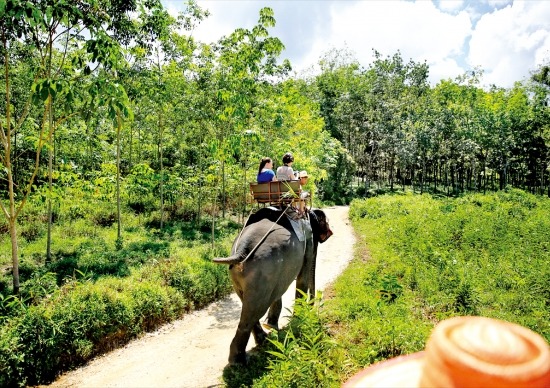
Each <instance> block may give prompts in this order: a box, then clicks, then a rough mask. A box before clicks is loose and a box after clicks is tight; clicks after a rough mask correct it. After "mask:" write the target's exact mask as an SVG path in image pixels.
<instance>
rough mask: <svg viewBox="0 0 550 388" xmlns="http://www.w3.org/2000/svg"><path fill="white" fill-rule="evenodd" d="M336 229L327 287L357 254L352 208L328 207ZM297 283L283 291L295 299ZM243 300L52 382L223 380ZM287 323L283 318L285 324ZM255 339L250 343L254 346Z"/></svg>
mask: <svg viewBox="0 0 550 388" xmlns="http://www.w3.org/2000/svg"><path fill="white" fill-rule="evenodd" d="M323 210H324V211H325V212H326V214H327V216H328V218H329V222H330V226H331V229H332V231H333V232H334V235H333V236H332V237H331V238H330V239H328V241H327V242H326V243H324V244H320V245H319V251H318V257H317V276H316V283H317V289H324V288H325V287H326V285H327V284H328V283H330V282H332V281H333V280H334V279H335V278H336V276H338V274H340V272H341V271H342V270H343V269H344V268H345V266H346V265H347V263H348V261H349V260H350V259H351V257H352V253H353V244H354V242H355V238H354V236H353V232H352V229H351V226H350V225H349V220H348V208H347V207H344V206H337V207H331V208H325V209H323ZM294 290H295V288H294V285H291V286H290V288H289V291H287V293H286V294H285V295H284V296H283V305H284V306H283V314H282V315H285V312H286V310H285V308H286V307H289V306H291V305H292V302H293V297H294ZM240 311H241V302H240V301H239V299H238V297H237V296H236V295H235V294H232V295H230V296H229V297H227V298H225V299H223V300H221V301H218V302H215V303H212V304H211V305H209V306H208V307H206V308H205V309H203V310H200V311H196V312H194V313H191V314H189V315H187V316H185V317H184V318H182V319H180V320H178V321H175V322H173V323H170V324H167V325H164V326H163V327H161V328H160V329H159V330H157V331H155V332H153V333H149V334H146V335H144V336H143V337H141V338H139V339H137V340H135V341H132V342H130V343H129V344H128V345H126V346H125V347H123V348H121V349H118V350H115V351H113V352H110V353H108V354H106V355H104V356H100V357H98V358H96V359H94V360H92V361H91V362H90V363H88V364H87V365H86V366H84V367H82V368H80V369H77V370H75V371H72V372H69V373H66V374H64V375H62V376H61V377H60V378H59V379H58V380H57V381H55V382H54V383H53V384H51V385H50V387H79V388H81V387H212V386H223V383H222V380H221V375H222V371H223V368H224V367H225V366H226V365H227V356H228V354H229V344H230V342H231V340H232V339H233V336H234V335H235V330H236V328H237V324H238V322H239V315H240ZM285 323H286V320H285V318H283V317H282V318H281V321H280V325H281V326H282V325H284V324H285ZM254 345H255V344H254V339H253V338H251V339H250V341H249V343H248V349H250V348H252V347H253V346H254Z"/></svg>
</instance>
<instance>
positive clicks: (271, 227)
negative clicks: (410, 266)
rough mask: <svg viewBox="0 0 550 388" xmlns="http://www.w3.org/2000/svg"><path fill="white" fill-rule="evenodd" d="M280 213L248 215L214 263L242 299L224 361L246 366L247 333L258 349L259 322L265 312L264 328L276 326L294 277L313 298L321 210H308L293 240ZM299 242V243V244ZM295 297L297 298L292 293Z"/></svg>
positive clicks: (324, 234)
mask: <svg viewBox="0 0 550 388" xmlns="http://www.w3.org/2000/svg"><path fill="white" fill-rule="evenodd" d="M281 212H282V211H280V210H275V209H272V208H264V209H260V210H258V211H257V212H256V213H254V214H252V215H251V216H250V217H249V219H248V221H247V223H246V226H245V228H244V229H243V231H242V233H241V234H240V236H239V237H237V239H236V240H235V242H234V243H233V248H232V255H231V256H230V257H228V258H217V259H214V262H216V263H219V264H229V272H230V275H231V280H232V282H233V288H234V289H235V292H236V293H237V295H238V296H239V298H240V299H241V301H242V310H241V317H240V321H239V326H238V328H237V332H236V334H235V337H234V338H233V341H232V342H231V346H230V349H229V363H230V364H234V363H246V345H247V343H248V339H249V338H250V333H252V334H253V335H254V339H255V341H256V344H257V345H261V344H262V343H263V342H264V340H265V338H266V333H265V332H264V330H263V329H262V327H261V325H260V318H261V317H262V316H263V315H264V314H265V312H266V311H267V310H268V309H269V313H268V316H267V325H268V326H271V327H274V328H277V327H278V320H279V315H280V313H281V309H282V301H281V297H282V295H283V294H284V293H285V292H286V290H287V289H288V287H289V286H290V284H291V283H292V282H293V281H294V279H296V289H297V290H300V291H302V292H304V293H305V294H307V295H314V294H315V264H316V258H317V245H318V243H319V242H321V243H322V242H324V241H326V240H327V239H328V238H329V237H330V236H331V235H332V231H331V230H330V226H329V224H328V221H327V219H326V216H325V213H324V212H323V211H322V210H318V209H315V210H310V211H309V213H308V217H307V218H305V219H301V220H299V221H298V222H299V223H300V224H301V227H302V231H303V236H301V238H299V237H298V235H297V234H296V232H295V231H294V229H293V227H292V225H291V222H290V221H289V220H288V218H287V217H286V216H285V215H283V216H282V217H281ZM300 240H302V241H300ZM296 296H297V297H299V296H301V294H300V293H299V292H298V291H296Z"/></svg>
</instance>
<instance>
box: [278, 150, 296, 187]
mask: <svg viewBox="0 0 550 388" xmlns="http://www.w3.org/2000/svg"><path fill="white" fill-rule="evenodd" d="M292 163H294V156H292V154H291V153H290V152H287V153H286V154H284V155H283V165H282V166H280V167H279V168H278V169H277V179H278V180H280V181H292V180H296V177H295V175H294V170H293V169H292Z"/></svg>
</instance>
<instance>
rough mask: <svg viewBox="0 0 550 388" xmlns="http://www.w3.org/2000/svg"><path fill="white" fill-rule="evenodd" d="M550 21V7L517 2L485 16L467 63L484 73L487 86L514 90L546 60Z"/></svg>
mask: <svg viewBox="0 0 550 388" xmlns="http://www.w3.org/2000/svg"><path fill="white" fill-rule="evenodd" d="M548 20H550V3H548V2H536V1H532V2H518V1H516V2H514V4H513V5H511V6H507V7H505V8H503V9H500V10H498V11H495V12H492V13H488V14H485V15H483V16H482V17H481V19H480V20H479V22H478V23H477V25H476V28H475V30H474V32H473V34H472V39H471V40H470V50H469V55H468V58H467V61H468V63H469V64H470V65H471V66H478V65H479V66H480V67H481V68H482V69H484V71H485V76H484V78H483V80H484V81H485V82H486V83H487V84H492V83H494V84H496V85H498V86H503V87H510V86H512V85H513V83H514V82H515V81H520V80H522V79H524V78H526V77H527V76H528V75H529V71H530V70H534V69H535V67H536V66H537V62H538V61H541V58H542V60H544V55H545V54H544V52H545V51H548V49H549V48H550V41H549V38H548V36H549V35H550V24H549V23H548ZM547 58H548V57H547ZM539 64H540V62H539Z"/></svg>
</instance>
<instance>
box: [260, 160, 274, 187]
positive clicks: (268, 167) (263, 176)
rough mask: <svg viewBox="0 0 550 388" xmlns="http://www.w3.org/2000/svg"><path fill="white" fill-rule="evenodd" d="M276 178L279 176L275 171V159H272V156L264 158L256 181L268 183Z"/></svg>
mask: <svg viewBox="0 0 550 388" xmlns="http://www.w3.org/2000/svg"><path fill="white" fill-rule="evenodd" d="M276 180H277V178H276V177H275V173H274V172H273V160H271V158H262V160H261V162H260V167H259V168H258V176H257V177H256V181H257V182H258V183H267V182H271V181H276Z"/></svg>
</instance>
